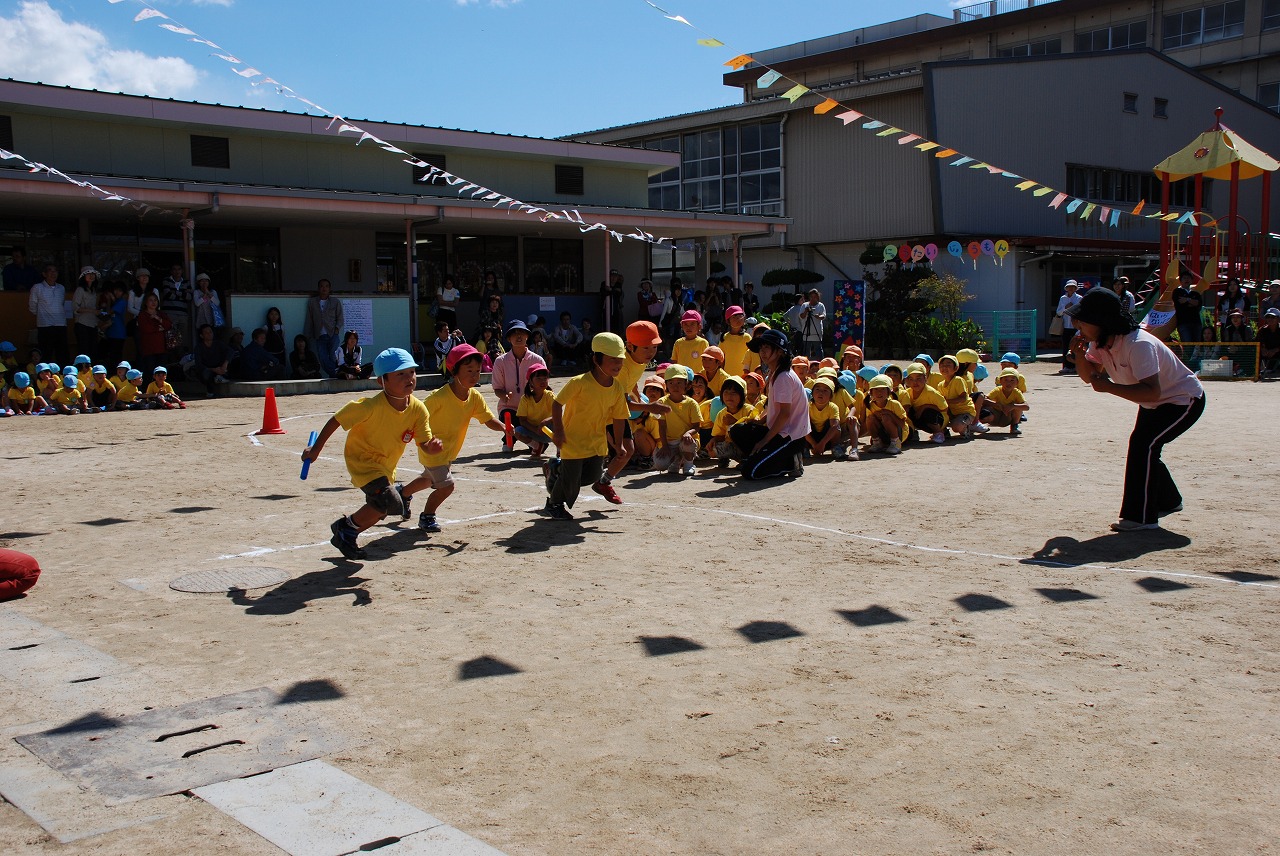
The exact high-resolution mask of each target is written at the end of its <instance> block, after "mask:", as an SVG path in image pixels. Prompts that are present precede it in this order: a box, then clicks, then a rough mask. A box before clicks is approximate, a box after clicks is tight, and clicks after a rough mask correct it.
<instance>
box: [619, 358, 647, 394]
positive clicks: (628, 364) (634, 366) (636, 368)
mask: <svg viewBox="0 0 1280 856" xmlns="http://www.w3.org/2000/svg"><path fill="white" fill-rule="evenodd" d="M644 370H645V364H644V363H637V362H636V361H635V360H633V359H631V355H630V354H628V355H627V358H626V359H625V360H623V361H622V371H620V372H618V380H617V382H618V383H620V384H622V392H623V394H625V395H634V394H635V389H636V384H638V383H639V382H640V378H641V377H643V376H644Z"/></svg>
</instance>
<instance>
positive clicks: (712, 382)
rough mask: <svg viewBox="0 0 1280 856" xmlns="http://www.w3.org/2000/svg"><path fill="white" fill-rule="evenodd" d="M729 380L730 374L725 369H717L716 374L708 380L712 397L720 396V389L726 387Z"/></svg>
mask: <svg viewBox="0 0 1280 856" xmlns="http://www.w3.org/2000/svg"><path fill="white" fill-rule="evenodd" d="M728 379H729V373H728V372H727V371H725V370H724V369H722V368H721V369H716V373H715V374H714V375H712V376H711V377H709V378H707V388H708V389H710V390H711V394H712V395H719V394H720V387H722V386H724V382H725V381H727V380H728Z"/></svg>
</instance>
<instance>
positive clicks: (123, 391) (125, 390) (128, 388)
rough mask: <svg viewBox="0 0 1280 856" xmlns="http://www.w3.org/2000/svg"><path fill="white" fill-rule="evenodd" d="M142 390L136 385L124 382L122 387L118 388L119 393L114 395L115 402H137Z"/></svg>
mask: <svg viewBox="0 0 1280 856" xmlns="http://www.w3.org/2000/svg"><path fill="white" fill-rule="evenodd" d="M141 392H142V390H140V389H138V385H137V384H133V383H129V382H128V381H125V384H124V386H122V387H120V392H119V393H117V394H116V401H123V402H124V403H125V404H132V403H133V402H135V401H137V400H138V395H139V394H141Z"/></svg>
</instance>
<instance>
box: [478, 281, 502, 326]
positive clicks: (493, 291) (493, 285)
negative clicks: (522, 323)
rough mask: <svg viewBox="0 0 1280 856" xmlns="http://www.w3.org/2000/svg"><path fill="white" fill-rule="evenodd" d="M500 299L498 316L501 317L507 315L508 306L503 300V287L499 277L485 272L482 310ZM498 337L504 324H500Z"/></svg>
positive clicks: (481, 293)
mask: <svg viewBox="0 0 1280 856" xmlns="http://www.w3.org/2000/svg"><path fill="white" fill-rule="evenodd" d="M495 297H496V298H498V315H499V317H501V316H503V315H505V314H506V309H507V308H506V305H505V303H504V302H503V299H502V286H500V285H498V276H497V274H495V273H494V272H493V271H491V270H487V271H485V272H484V283H483V285H481V286H480V308H481V310H483V309H485V308H486V307H488V306H489V301H491V300H493V298H495ZM498 335H499V336H501V335H502V324H501V323H499V324H498Z"/></svg>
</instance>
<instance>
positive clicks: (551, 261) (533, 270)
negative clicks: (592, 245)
mask: <svg viewBox="0 0 1280 856" xmlns="http://www.w3.org/2000/svg"><path fill="white" fill-rule="evenodd" d="M582 290H583V289H582V241H581V240H578V239H575V238H525V239H524V291H525V293H533V294H555V293H560V294H580V293H582Z"/></svg>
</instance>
